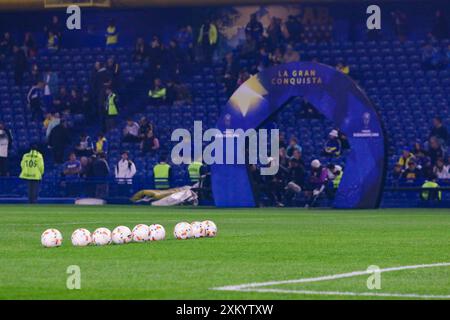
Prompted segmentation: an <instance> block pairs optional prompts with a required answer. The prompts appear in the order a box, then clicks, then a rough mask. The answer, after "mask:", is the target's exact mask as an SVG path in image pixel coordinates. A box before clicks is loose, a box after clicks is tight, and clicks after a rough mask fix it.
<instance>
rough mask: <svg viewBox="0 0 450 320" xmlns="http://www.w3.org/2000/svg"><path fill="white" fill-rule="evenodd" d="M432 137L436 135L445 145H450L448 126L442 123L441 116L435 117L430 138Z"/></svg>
mask: <svg viewBox="0 0 450 320" xmlns="http://www.w3.org/2000/svg"><path fill="white" fill-rule="evenodd" d="M431 137H436V138H437V139H438V140H439V142H440V143H441V144H442V145H444V146H446V145H448V142H449V134H448V130H447V128H446V127H445V126H444V125H443V123H442V118H441V117H434V118H433V127H432V128H431V132H430V136H429V138H431Z"/></svg>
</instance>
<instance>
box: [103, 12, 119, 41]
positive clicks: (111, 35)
mask: <svg viewBox="0 0 450 320" xmlns="http://www.w3.org/2000/svg"><path fill="white" fill-rule="evenodd" d="M105 39H106V46H107V47H110V48H113V47H115V46H117V43H118V42H119V33H118V32H117V26H116V22H115V21H114V20H112V19H111V20H109V23H108V27H107V28H106V33H105Z"/></svg>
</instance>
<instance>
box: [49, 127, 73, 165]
mask: <svg viewBox="0 0 450 320" xmlns="http://www.w3.org/2000/svg"><path fill="white" fill-rule="evenodd" d="M69 144H70V134H69V129H68V128H67V122H66V121H62V122H61V123H60V124H59V125H57V126H56V127H54V128H53V130H52V132H51V133H50V136H49V138H48V145H49V146H50V147H51V148H52V151H53V160H54V161H55V163H57V164H61V163H63V162H64V151H65V149H66V148H67V146H68V145H69Z"/></svg>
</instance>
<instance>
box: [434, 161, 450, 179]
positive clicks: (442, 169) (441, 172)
mask: <svg viewBox="0 0 450 320" xmlns="http://www.w3.org/2000/svg"><path fill="white" fill-rule="evenodd" d="M433 173H434V174H435V175H436V177H437V178H438V179H440V180H448V179H450V165H445V162H444V159H443V158H438V159H437V160H436V164H435V165H434V167H433Z"/></svg>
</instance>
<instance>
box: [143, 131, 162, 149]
mask: <svg viewBox="0 0 450 320" xmlns="http://www.w3.org/2000/svg"><path fill="white" fill-rule="evenodd" d="M140 147H141V148H140V149H141V152H142V153H143V154H146V153H154V152H155V151H156V150H158V149H159V139H158V138H157V137H155V134H154V133H153V130H151V129H149V130H148V131H147V133H146V135H145V138H144V140H142V142H141V146H140Z"/></svg>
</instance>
